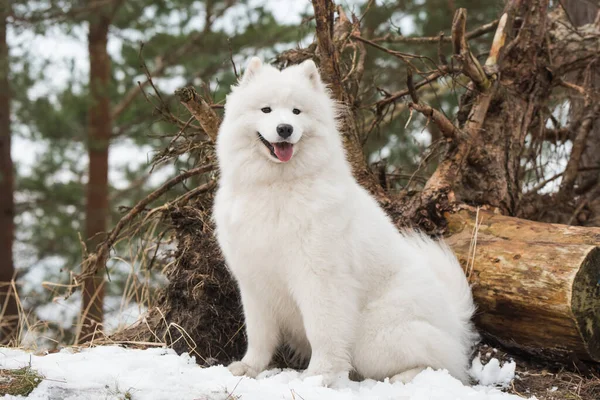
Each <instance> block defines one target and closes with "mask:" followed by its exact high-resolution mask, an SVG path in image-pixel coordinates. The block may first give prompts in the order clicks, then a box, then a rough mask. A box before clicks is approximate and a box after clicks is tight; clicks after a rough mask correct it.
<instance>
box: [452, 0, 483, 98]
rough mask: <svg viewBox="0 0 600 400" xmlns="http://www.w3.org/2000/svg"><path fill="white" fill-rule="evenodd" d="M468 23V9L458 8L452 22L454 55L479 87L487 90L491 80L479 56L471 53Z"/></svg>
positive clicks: (480, 89)
mask: <svg viewBox="0 0 600 400" xmlns="http://www.w3.org/2000/svg"><path fill="white" fill-rule="evenodd" d="M466 24H467V10H466V9H465V8H459V9H458V10H456V14H454V21H453V22H452V46H453V48H454V55H455V57H456V58H457V59H458V60H459V61H460V63H461V64H462V68H463V72H464V73H465V75H467V76H468V77H469V78H470V79H471V81H473V83H474V84H475V86H476V87H477V89H478V90H479V91H481V92H486V91H487V90H488V89H489V88H490V86H491V82H490V80H489V79H488V78H487V76H486V74H485V72H484V70H483V68H482V67H481V64H479V61H477V58H475V56H474V55H473V54H472V53H471V50H470V48H469V44H468V43H467V37H466V34H465V31H466Z"/></svg>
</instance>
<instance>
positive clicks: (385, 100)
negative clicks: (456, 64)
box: [369, 65, 454, 108]
mask: <svg viewBox="0 0 600 400" xmlns="http://www.w3.org/2000/svg"><path fill="white" fill-rule="evenodd" d="M452 72H454V70H453V69H452V68H450V67H449V66H446V65H445V66H441V67H440V68H438V70H436V71H435V72H432V73H431V74H429V75H427V76H426V77H425V78H424V79H423V80H422V81H419V82H417V83H415V90H417V89H419V88H421V87H423V86H425V85H428V84H429V83H431V82H433V81H435V80H437V79H438V78H440V77H442V76H445V75H448V74H449V73H452ZM409 94H410V91H409V90H408V88H407V89H402V90H400V91H398V92H395V93H391V94H390V95H389V96H387V97H385V98H383V99H381V100H379V101H377V102H376V103H373V104H371V105H369V107H376V108H383V107H385V106H387V105H388V104H390V103H393V102H395V101H397V100H400V99H401V98H402V97H404V96H406V95H409Z"/></svg>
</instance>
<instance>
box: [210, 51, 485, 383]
mask: <svg viewBox="0 0 600 400" xmlns="http://www.w3.org/2000/svg"><path fill="white" fill-rule="evenodd" d="M217 156H218V160H219V165H220V168H221V180H220V185H219V189H218V193H217V196H216V199H215V207H214V218H215V221H216V225H217V238H218V241H219V244H220V246H221V249H222V250H223V253H224V256H225V260H226V262H227V265H228V266H229V268H230V269H231V271H232V272H233V275H234V276H235V278H236V280H237V282H238V284H239V288H240V292H241V298H242V304H243V308H244V314H245V319H246V330H247V333H248V350H247V352H246V355H245V356H244V358H243V359H242V360H241V361H238V362H234V363H232V364H231V365H230V366H229V370H230V371H231V372H232V373H233V374H234V375H247V376H250V377H256V375H257V374H258V373H260V372H261V371H263V370H265V368H267V366H268V365H269V363H270V361H271V358H272V357H273V355H274V352H275V351H276V349H277V348H278V346H279V345H280V344H281V343H286V344H288V345H289V346H290V347H291V348H292V349H293V350H294V351H295V352H297V353H298V354H299V355H300V356H303V357H306V358H307V359H308V358H310V363H309V366H308V369H307V370H306V371H305V372H304V376H312V375H322V376H323V379H324V382H325V384H330V383H331V382H332V381H333V380H334V379H336V378H337V376H339V375H340V374H343V373H347V372H348V371H350V370H352V369H354V370H355V371H356V372H358V373H359V374H360V375H362V376H363V377H364V378H373V379H380V380H381V379H384V378H386V377H390V378H392V381H402V382H407V381H410V380H411V379H412V378H413V377H414V376H416V375H417V374H418V373H419V372H421V371H422V370H423V369H425V368H427V367H432V368H435V369H441V368H444V369H447V370H448V371H449V372H450V374H452V375H453V376H455V377H456V378H458V379H460V380H462V381H467V379H468V376H467V367H468V360H469V356H470V352H471V349H472V347H473V344H474V341H475V340H476V337H477V335H476V333H475V332H474V330H473V327H472V324H471V322H470V320H471V316H472V314H473V312H474V305H473V300H472V295H471V291H470V288H469V285H468V283H467V280H466V278H465V276H464V274H463V271H462V269H461V267H460V265H459V264H458V262H457V260H456V258H455V257H454V255H453V254H452V252H451V251H450V250H449V249H448V248H447V247H446V246H445V245H443V244H438V243H436V242H434V241H432V240H430V239H428V238H426V237H424V236H421V235H419V234H416V233H413V232H404V233H399V232H398V230H397V229H396V227H395V226H394V225H393V223H392V222H391V220H390V219H389V218H388V216H387V215H386V214H385V213H384V211H383V210H382V209H381V208H380V207H379V205H378V204H377V202H376V201H375V200H374V199H373V198H372V197H371V196H370V195H369V194H368V193H367V192H366V191H365V190H364V189H363V188H362V187H361V186H359V184H358V183H357V182H356V181H355V180H354V178H353V176H352V173H351V170H350V167H349V164H348V163H347V161H346V159H345V155H344V150H343V147H342V142H341V138H340V134H339V132H338V130H337V128H336V104H335V102H334V101H333V100H332V99H331V98H330V96H329V93H328V90H327V88H326V87H325V85H324V84H323V83H322V81H321V78H320V76H319V72H318V70H317V67H316V65H315V63H314V62H312V61H305V62H304V63H302V64H300V65H297V66H292V67H289V68H286V69H284V70H283V71H279V70H277V69H276V68H274V67H272V66H270V65H263V64H262V62H261V61H260V59H258V58H256V57H254V58H252V60H251V61H250V62H249V64H248V66H247V69H246V71H245V73H244V76H243V78H242V79H241V82H240V83H239V85H238V86H236V87H234V88H233V89H232V92H231V94H230V95H229V96H228V97H227V104H226V106H225V118H224V120H223V123H222V125H221V128H220V131H219V136H218V142H217Z"/></svg>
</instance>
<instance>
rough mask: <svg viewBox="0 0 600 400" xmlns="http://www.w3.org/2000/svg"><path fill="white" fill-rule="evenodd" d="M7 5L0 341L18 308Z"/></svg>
mask: <svg viewBox="0 0 600 400" xmlns="http://www.w3.org/2000/svg"><path fill="white" fill-rule="evenodd" d="M8 14H9V9H8V4H7V5H6V6H0V321H1V323H0V343H2V344H7V343H8V342H10V341H11V340H12V339H13V338H14V336H15V334H16V331H17V329H16V328H17V325H18V309H17V302H16V299H15V296H14V293H13V286H12V284H11V280H12V279H14V277H15V276H14V275H15V268H14V264H13V252H12V246H13V239H14V232H15V225H14V219H13V218H14V198H13V190H14V177H13V162H12V158H11V156H10V85H9V81H8V71H9V65H8V44H7V42H6V16H7V15H8Z"/></svg>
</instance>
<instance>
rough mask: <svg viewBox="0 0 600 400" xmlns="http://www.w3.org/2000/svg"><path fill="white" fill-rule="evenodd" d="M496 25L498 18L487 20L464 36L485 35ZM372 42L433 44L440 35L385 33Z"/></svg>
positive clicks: (471, 37)
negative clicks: (412, 35) (417, 35)
mask: <svg viewBox="0 0 600 400" xmlns="http://www.w3.org/2000/svg"><path fill="white" fill-rule="evenodd" d="M496 26H498V20H495V21H492V22H489V23H487V24H485V25H481V26H480V27H479V28H477V29H474V30H472V31H470V32H468V33H467V34H466V35H465V37H466V39H467V40H470V39H474V38H477V37H479V36H482V35H485V34H486V33H489V32H493V31H494V29H496ZM451 41H452V39H451V38H450V37H444V36H442V38H441V42H443V43H450V42H451ZM373 42H383V43H409V44H435V43H438V42H440V37H439V36H436V37H407V36H402V35H392V34H387V35H385V36H382V37H380V38H375V39H373Z"/></svg>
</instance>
